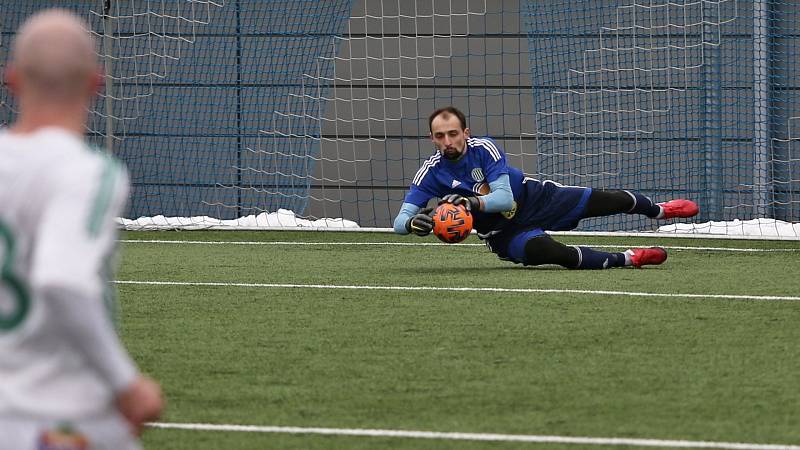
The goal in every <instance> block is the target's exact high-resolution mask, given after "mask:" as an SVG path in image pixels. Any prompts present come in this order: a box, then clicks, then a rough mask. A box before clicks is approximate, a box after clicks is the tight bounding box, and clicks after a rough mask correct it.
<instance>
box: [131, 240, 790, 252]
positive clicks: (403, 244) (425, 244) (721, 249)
mask: <svg viewBox="0 0 800 450" xmlns="http://www.w3.org/2000/svg"><path fill="white" fill-rule="evenodd" d="M119 242H122V243H124V244H187V245H287V246H289V245H297V246H303V245H342V246H398V247H445V246H451V247H452V245H451V244H445V243H439V242H293V241H268V242H259V241H181V240H159V239H121V240H120V241H119ZM581 245H583V246H586V247H593V248H625V247H624V246H621V245H592V244H581ZM652 246H653V244H641V245H638V244H637V245H629V247H652ZM457 247H485V245H484V244H458V245H457V246H455V247H454V248H457ZM661 247H663V248H665V249H667V250H701V251H717V252H752V253H763V252H800V248H730V247H695V246H670V245H664V246H661Z"/></svg>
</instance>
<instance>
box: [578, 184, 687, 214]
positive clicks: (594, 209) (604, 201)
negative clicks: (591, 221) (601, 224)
mask: <svg viewBox="0 0 800 450" xmlns="http://www.w3.org/2000/svg"><path fill="white" fill-rule="evenodd" d="M698 212H699V208H698V207H697V203H695V202H693V201H691V200H684V199H677V200H670V201H668V202H664V203H654V202H653V201H652V200H650V198H649V197H646V196H644V195H642V194H640V193H638V192H632V191H624V190H608V191H606V190H597V189H593V190H592V194H591V195H590V196H589V201H588V202H587V203H586V210H585V211H584V213H583V218H584V219H585V218H588V217H599V216H609V215H612V214H620V213H625V214H642V215H645V216H647V217H650V218H652V219H672V218H674V217H693V216H696V215H697V213H698Z"/></svg>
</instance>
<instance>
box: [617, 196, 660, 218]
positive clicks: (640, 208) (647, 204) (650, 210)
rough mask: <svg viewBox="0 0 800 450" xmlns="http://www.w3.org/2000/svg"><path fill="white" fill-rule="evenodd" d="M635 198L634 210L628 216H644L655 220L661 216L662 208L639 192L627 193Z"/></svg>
mask: <svg viewBox="0 0 800 450" xmlns="http://www.w3.org/2000/svg"><path fill="white" fill-rule="evenodd" d="M625 192H627V193H628V194H630V196H631V197H633V208H631V209H630V211H628V214H644V215H645V216H647V217H650V218H652V219H655V218H656V217H658V216H659V215H660V214H661V207H660V206H658V205H656V204H655V203H653V201H652V200H650V198H648V197H645V196H644V195H642V194H640V193H638V192H631V191H625Z"/></svg>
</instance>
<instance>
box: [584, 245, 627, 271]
mask: <svg viewBox="0 0 800 450" xmlns="http://www.w3.org/2000/svg"><path fill="white" fill-rule="evenodd" d="M575 248H576V249H577V250H578V260H579V262H578V267H577V268H578V269H610V268H612V267H623V266H624V265H625V254H624V253H609V252H601V251H598V250H594V249H591V248H589V247H575Z"/></svg>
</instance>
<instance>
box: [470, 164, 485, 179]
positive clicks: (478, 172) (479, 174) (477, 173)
mask: <svg viewBox="0 0 800 450" xmlns="http://www.w3.org/2000/svg"><path fill="white" fill-rule="evenodd" d="M483 178H484V176H483V169H481V168H480V167H476V168H474V169H472V179H473V180H475V181H477V182H481V181H483Z"/></svg>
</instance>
